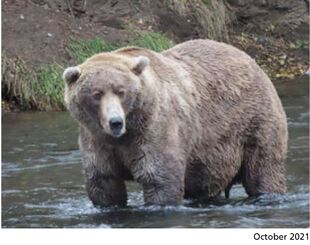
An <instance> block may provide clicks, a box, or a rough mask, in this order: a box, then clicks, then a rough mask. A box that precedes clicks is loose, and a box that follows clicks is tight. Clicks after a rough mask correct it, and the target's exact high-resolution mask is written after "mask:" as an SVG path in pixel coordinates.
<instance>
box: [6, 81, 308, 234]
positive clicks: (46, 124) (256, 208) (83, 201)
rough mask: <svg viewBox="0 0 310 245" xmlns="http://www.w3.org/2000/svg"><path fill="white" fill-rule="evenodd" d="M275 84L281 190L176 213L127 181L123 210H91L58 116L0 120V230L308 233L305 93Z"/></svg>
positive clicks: (298, 84)
mask: <svg viewBox="0 0 310 245" xmlns="http://www.w3.org/2000/svg"><path fill="white" fill-rule="evenodd" d="M308 86H309V85H308V81H307V80H297V81H290V82H281V83H278V84H277V90H278V92H279V94H280V97H281V99H282V102H283V104H284V107H285V110H286V113H287V116H288V125H289V138H290V139H289V153H288V160H287V186H288V192H287V193H286V194H285V195H283V196H277V195H269V196H261V197H259V198H255V199H249V198H247V196H246V194H245V192H244V190H243V188H242V187H241V186H240V185H237V186H235V187H233V189H232V192H231V197H230V199H228V200H226V199H225V198H224V197H222V198H219V200H217V201H213V202H210V203H206V204H203V205H202V204H200V205H198V204H193V203H190V202H185V203H184V205H183V206H180V207H156V206H151V207H144V206H143V198H142V192H141V188H140V187H139V186H138V185H137V184H133V183H127V184H128V185H127V188H128V192H129V200H128V206H127V207H126V208H121V209H120V208H110V209H108V208H107V209H103V210H99V209H96V208H94V207H93V206H92V204H91V202H90V201H89V200H88V198H87V195H86V192H85V189H84V183H83V175H82V167H81V159H80V153H79V150H78V145H77V136H78V131H77V125H76V123H75V122H73V120H72V119H71V118H70V117H69V115H68V113H66V112H61V113H60V112H52V113H51V112H48V113H46V112H44V113H38V112H36V113H29V112H27V113H5V114H3V115H2V227H80V228H82V227H102V228H105V227H107V228H108V227H207V228H220V227H222V228H224V227H236V228H237V227H238V228H243V227H247V228H256V227H265V228H269V227H275V228H281V227H309V104H308V102H309V101H308V99H309V95H308V93H309V87H308Z"/></svg>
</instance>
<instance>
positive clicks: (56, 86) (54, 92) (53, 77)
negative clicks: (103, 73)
mask: <svg viewBox="0 0 310 245" xmlns="http://www.w3.org/2000/svg"><path fill="white" fill-rule="evenodd" d="M172 44H173V43H172V41H171V40H170V39H168V38H167V37H166V36H165V35H164V34H161V33H155V32H139V33H137V35H136V37H135V38H133V39H131V40H128V42H126V43H114V44H107V43H105V42H104V40H102V39H100V38H96V39H94V40H71V42H70V43H69V45H68V47H67V50H66V51H67V52H68V54H69V55H70V56H71V57H72V58H73V59H75V60H76V62H77V63H82V62H83V61H85V59H87V58H88V57H90V56H92V55H94V54H96V53H100V52H108V51H113V50H115V49H117V48H120V47H122V46H128V45H129V46H137V47H142V48H148V49H152V50H154V51H158V52H159V51H163V50H165V49H168V48H170V47H171V46H172ZM64 67H65V65H60V64H49V65H42V66H41V67H39V68H38V69H37V70H33V69H31V68H29V67H28V66H27V65H26V63H25V62H24V61H23V60H21V59H19V58H11V59H9V58H8V57H7V55H6V54H5V52H3V54H2V93H3V98H4V99H7V100H10V101H11V100H14V101H15V102H16V104H17V105H18V106H19V107H20V108H21V109H23V110H29V109H37V110H63V109H64V108H65V106H64V101H63V95H64V82H63V80H62V73H63V70H64Z"/></svg>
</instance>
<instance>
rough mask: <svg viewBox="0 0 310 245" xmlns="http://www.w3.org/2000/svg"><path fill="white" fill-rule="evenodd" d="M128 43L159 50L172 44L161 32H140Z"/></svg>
mask: <svg viewBox="0 0 310 245" xmlns="http://www.w3.org/2000/svg"><path fill="white" fill-rule="evenodd" d="M129 45H133V46H137V47H141V48H147V49H151V50H154V51H156V52H161V51H163V50H166V49H168V48H170V47H171V46H172V41H171V40H170V39H168V38H167V37H166V36H165V35H163V34H162V33H158V32H140V33H139V35H138V37H137V38H135V39H134V40H132V41H131V42H130V43H129Z"/></svg>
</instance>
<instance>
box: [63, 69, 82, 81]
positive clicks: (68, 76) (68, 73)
mask: <svg viewBox="0 0 310 245" xmlns="http://www.w3.org/2000/svg"><path fill="white" fill-rule="evenodd" d="M80 76H81V69H80V68H79V67H77V66H73V67H68V68H67V69H66V70H65V71H64V74H63V75H62V77H63V79H64V81H65V82H66V83H67V84H71V83H75V82H76V81H77V80H78V79H79V77H80Z"/></svg>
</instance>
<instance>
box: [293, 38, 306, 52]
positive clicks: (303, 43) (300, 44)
mask: <svg viewBox="0 0 310 245" xmlns="http://www.w3.org/2000/svg"><path fill="white" fill-rule="evenodd" d="M295 47H296V48H297V49H305V50H308V49H309V42H308V41H306V40H297V41H296V42H295Z"/></svg>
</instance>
